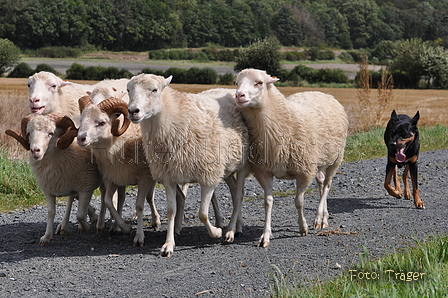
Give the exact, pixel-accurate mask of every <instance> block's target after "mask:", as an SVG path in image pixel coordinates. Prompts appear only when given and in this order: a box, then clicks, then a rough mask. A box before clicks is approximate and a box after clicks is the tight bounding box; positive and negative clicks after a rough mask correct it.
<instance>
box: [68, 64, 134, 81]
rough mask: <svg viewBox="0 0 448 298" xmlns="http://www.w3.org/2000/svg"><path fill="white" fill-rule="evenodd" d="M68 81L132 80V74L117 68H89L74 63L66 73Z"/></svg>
mask: <svg viewBox="0 0 448 298" xmlns="http://www.w3.org/2000/svg"><path fill="white" fill-rule="evenodd" d="M66 74H67V75H66V79H70V80H94V81H101V80H105V79H121V78H129V79H130V78H131V77H132V73H131V72H129V71H128V70H126V69H120V70H118V69H117V68H116V67H107V68H106V67H101V66H88V67H84V65H82V64H79V63H73V64H72V66H70V68H69V69H67V71H66Z"/></svg>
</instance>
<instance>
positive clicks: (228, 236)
mask: <svg viewBox="0 0 448 298" xmlns="http://www.w3.org/2000/svg"><path fill="white" fill-rule="evenodd" d="M233 240H235V238H234V234H233V232H232V231H229V232H227V233H226V237H225V238H224V241H223V243H232V242H233Z"/></svg>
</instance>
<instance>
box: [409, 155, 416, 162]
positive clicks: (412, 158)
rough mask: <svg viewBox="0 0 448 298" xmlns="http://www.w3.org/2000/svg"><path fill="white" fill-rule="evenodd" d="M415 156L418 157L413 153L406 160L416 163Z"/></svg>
mask: <svg viewBox="0 0 448 298" xmlns="http://www.w3.org/2000/svg"><path fill="white" fill-rule="evenodd" d="M417 158H418V155H414V156H412V157H411V158H408V162H410V163H416V162H417Z"/></svg>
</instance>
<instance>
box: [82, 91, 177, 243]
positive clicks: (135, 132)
mask: <svg viewBox="0 0 448 298" xmlns="http://www.w3.org/2000/svg"><path fill="white" fill-rule="evenodd" d="M79 107H80V110H81V125H80V127H79V132H78V139H77V142H78V145H79V146H81V147H89V148H91V150H92V152H93V155H94V157H95V160H96V163H97V164H98V169H99V170H100V173H101V175H102V177H103V181H104V184H105V186H106V194H105V202H104V203H105V204H104V205H105V206H106V207H107V208H108V209H109V211H110V213H111V214H112V216H113V218H114V219H115V221H116V222H117V224H118V226H119V227H120V228H121V230H122V231H123V232H124V233H130V232H131V226H130V225H129V224H127V223H126V222H125V221H124V220H123V218H122V217H121V209H120V210H118V211H117V210H116V209H115V208H114V206H113V203H112V194H113V193H114V191H115V189H116V188H117V187H118V186H124V185H138V193H137V201H136V213H137V233H136V235H135V237H134V245H136V246H137V245H139V246H143V244H144V233H143V208H144V201H145V197H147V195H149V197H150V198H151V200H150V206H151V209H152V212H153V215H154V214H157V210H156V209H155V206H154V188H155V185H156V181H154V179H153V178H152V175H151V172H150V170H149V167H148V163H147V162H146V158H145V154H144V151H143V146H142V138H141V134H140V130H139V129H138V127H137V126H132V127H129V124H130V120H129V119H128V117H127V113H128V112H127V110H128V106H127V104H126V102H124V101H123V100H121V99H118V98H109V99H106V100H103V101H102V102H100V103H99V104H98V105H95V104H94V103H93V102H92V100H91V98H90V97H89V96H84V97H82V98H80V99H79ZM120 115H123V116H124V122H123V123H121V122H120V119H119V118H118V117H119V116H120ZM177 201H178V204H179V213H180V215H179V216H178V218H179V220H182V216H181V215H182V214H183V204H184V197H183V194H182V191H181V190H180V188H178V191H177ZM102 212H105V210H104V208H102V210H101V212H100V214H101V213H102ZM157 216H158V214H157ZM99 223H100V222H99ZM99 229H101V227H99Z"/></svg>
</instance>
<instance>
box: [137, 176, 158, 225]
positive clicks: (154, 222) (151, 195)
mask: <svg viewBox="0 0 448 298" xmlns="http://www.w3.org/2000/svg"><path fill="white" fill-rule="evenodd" d="M155 188H156V181H153V182H151V185H150V189H149V191H148V193H147V194H146V201H147V202H148V204H149V207H150V208H151V224H150V225H151V227H152V228H153V229H154V230H159V229H160V227H161V225H162V223H161V222H160V214H159V212H157V209H156V205H155V203H154V190H155ZM137 218H138V214H137Z"/></svg>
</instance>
